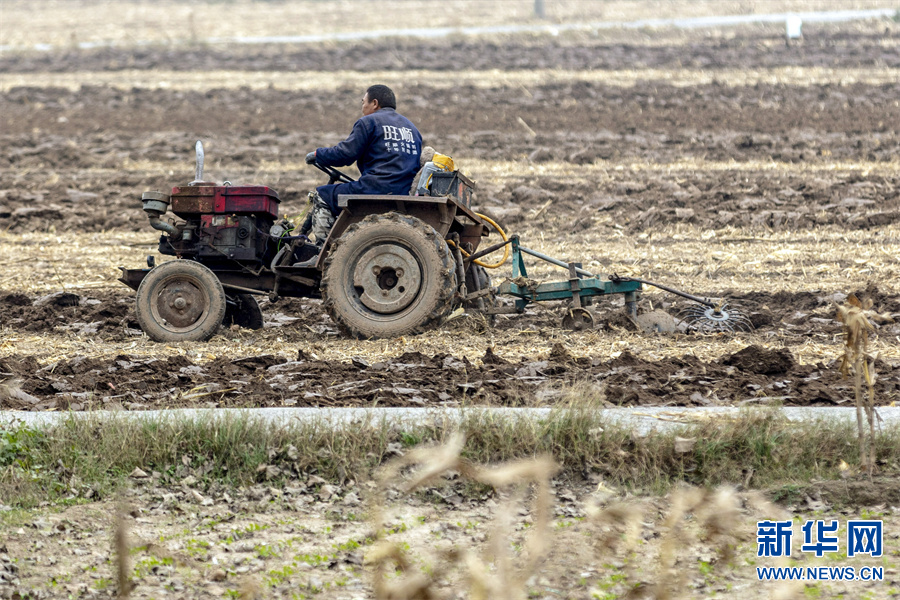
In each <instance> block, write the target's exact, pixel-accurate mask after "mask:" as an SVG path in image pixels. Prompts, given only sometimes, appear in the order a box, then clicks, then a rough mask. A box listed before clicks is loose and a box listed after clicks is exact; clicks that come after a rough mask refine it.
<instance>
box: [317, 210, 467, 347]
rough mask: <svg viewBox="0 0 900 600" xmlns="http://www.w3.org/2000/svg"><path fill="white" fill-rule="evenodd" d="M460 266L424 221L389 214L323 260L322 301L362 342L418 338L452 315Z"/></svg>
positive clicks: (353, 231)
mask: <svg viewBox="0 0 900 600" xmlns="http://www.w3.org/2000/svg"><path fill="white" fill-rule="evenodd" d="M456 287H457V281H456V267H455V262H454V260H453V255H452V254H451V252H450V248H449V246H447V242H445V241H444V240H443V238H442V237H441V236H440V235H439V234H438V232H437V231H435V230H434V228H433V227H431V226H430V225H428V224H426V223H424V222H423V221H421V220H419V219H417V218H415V217H410V216H408V215H401V214H398V213H388V214H384V215H369V216H368V217H366V218H365V219H363V220H362V221H360V222H359V223H356V224H354V225H351V226H350V227H348V228H347V231H346V232H344V234H343V235H341V237H340V238H339V239H338V240H337V242H336V243H335V245H334V247H333V248H332V251H331V252H330V253H329V255H328V258H327V259H326V261H325V269H324V274H323V277H322V285H321V291H322V298H323V300H324V305H325V308H326V309H327V310H328V313H329V314H330V315H331V318H332V319H333V320H334V322H335V323H337V324H338V325H339V326H340V327H341V329H343V330H344V331H346V332H347V333H349V334H350V335H352V336H354V337H358V338H384V337H395V336H400V335H408V334H414V333H420V332H422V331H424V330H426V329H428V328H429V327H432V326H434V325H436V324H437V323H438V322H440V320H441V319H442V318H443V317H444V316H445V315H446V314H447V313H448V312H449V311H450V308H451V303H452V300H453V296H454V292H455V291H456Z"/></svg>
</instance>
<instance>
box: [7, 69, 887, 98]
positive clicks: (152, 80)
mask: <svg viewBox="0 0 900 600" xmlns="http://www.w3.org/2000/svg"><path fill="white" fill-rule="evenodd" d="M446 75H447V71H427V70H421V69H411V70H404V71H400V72H398V71H366V72H364V73H362V72H359V71H328V72H324V71H289V72H285V71H218V70H216V71H170V70H156V69H154V70H134V69H124V70H120V71H101V72H97V71H70V72H65V73H4V74H3V75H2V77H0V92H6V91H9V90H10V89H12V88H14V87H18V86H28V87H59V88H66V89H69V90H78V89H80V88H81V86H82V85H86V84H88V83H89V84H90V85H98V86H105V87H111V88H116V89H121V90H125V91H128V90H131V89H133V88H141V89H151V90H153V89H165V90H184V91H188V90H201V91H202V90H210V89H237V88H244V87H249V88H251V89H269V88H273V89H277V90H289V91H305V92H314V93H317V94H319V93H326V92H333V91H335V90H338V89H344V88H346V87H355V88H365V86H366V85H369V84H370V83H371V82H372V81H383V82H385V83H387V84H389V85H390V86H391V87H392V88H394V89H395V90H397V91H398V92H399V93H404V91H405V90H408V89H412V88H415V87H416V86H419V85H422V84H427V85H428V87H430V88H432V89H442V88H450V87H456V86H471V87H473V88H481V89H497V88H501V89H502V88H507V89H511V90H521V89H522V88H523V87H524V88H526V89H527V88H528V87H529V86H536V85H540V86H548V85H553V84H561V83H565V84H568V83H575V82H585V83H592V84H600V85H608V86H615V87H631V86H634V85H636V84H639V83H643V82H647V81H654V82H659V83H661V84H665V85H671V86H675V87H690V86H701V85H709V84H712V83H716V84H718V85H722V86H726V87H738V86H753V85H757V84H761V85H766V84H771V85H777V84H790V85H791V86H794V87H803V86H820V85H829V84H832V85H853V84H857V83H859V84H866V85H883V84H892V83H895V82H896V81H897V79H898V77H900V75H898V69H891V68H887V67H866V68H852V69H851V68H837V69H834V68H827V67H779V68H775V69H752V68H750V69H741V70H734V69H720V70H715V71H710V70H697V69H678V70H672V69H628V70H619V71H606V70H596V71H571V70H565V69H527V70H519V71H500V70H496V69H495V70H488V71H455V72H454V73H453V77H447V76H446Z"/></svg>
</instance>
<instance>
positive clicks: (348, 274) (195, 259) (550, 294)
mask: <svg viewBox="0 0 900 600" xmlns="http://www.w3.org/2000/svg"><path fill="white" fill-rule="evenodd" d="M196 156H197V168H196V174H195V178H194V180H193V181H191V182H190V183H189V184H187V185H185V186H178V187H174V188H172V192H171V193H165V192H159V191H148V192H144V194H143V196H142V202H143V209H144V212H146V213H147V217H148V219H149V221H150V225H151V227H153V228H154V229H157V230H159V231H161V232H162V235H161V236H160V238H159V253H160V254H163V255H167V256H174V257H176V260H170V261H167V262H164V263H161V264H159V265H157V264H156V263H155V258H154V257H153V256H152V255H151V256H149V257H148V258H147V266H148V268H146V269H126V268H124V267H120V269H121V270H122V277H121V278H120V279H119V281H121V282H122V283H124V284H125V285H128V286H129V287H131V288H132V289H134V290H136V291H137V299H136V306H135V312H136V315H137V320H138V323H139V324H140V326H141V328H142V329H143V331H144V332H145V333H146V334H147V336H149V337H150V338H151V339H153V340H155V341H158V342H176V341H202V340H208V339H209V338H211V337H212V336H213V335H215V333H216V331H218V329H219V327H220V326H221V325H223V324H226V325H231V324H236V325H239V326H242V327H249V328H251V329H259V328H261V327H262V326H263V317H262V313H261V311H260V309H259V304H258V303H257V301H256V298H255V296H257V295H268V297H269V299H270V300H273V301H274V300H276V299H277V298H279V297H300V298H321V299H322V302H323V305H324V307H325V309H326V310H327V311H328V314H329V315H330V316H331V318H332V320H333V321H334V322H335V323H336V324H337V325H338V326H339V327H340V329H341V330H342V331H343V332H344V333H346V334H347V335H350V336H353V337H357V338H363V339H369V338H388V337H398V336H402V335H409V334H415V333H419V332H422V331H425V330H426V329H429V328H430V327H433V326H435V325H437V324H439V323H440V322H441V321H442V320H443V319H444V318H445V317H446V316H447V315H448V314H449V313H450V312H451V311H452V310H453V309H454V308H455V307H458V306H462V307H465V308H466V309H467V310H469V309H471V310H473V311H481V312H484V313H486V314H488V315H491V316H492V315H496V314H501V313H522V312H524V310H525V307H526V306H527V305H528V304H529V303H534V302H545V301H552V300H559V301H564V302H568V303H569V304H570V306H569V307H568V308H567V310H566V311H565V314H564V315H563V318H562V326H563V327H566V328H569V329H573V330H580V329H589V328H591V327H593V325H594V320H593V315H592V313H591V312H590V311H589V310H587V309H586V308H585V307H586V306H588V305H589V304H590V303H591V302H592V301H593V299H594V297H597V296H607V295H611V294H622V295H623V296H624V305H625V310H626V313H627V315H628V317H630V318H631V319H632V320H634V322H635V324H636V325H637V326H638V327H640V328H642V329H644V330H647V331H659V332H671V331H674V330H675V327H676V320H675V319H674V317H671V316H669V315H668V314H665V313H661V312H660V311H651V312H650V313H646V314H643V315H638V312H637V300H638V298H639V296H640V293H641V290H642V287H643V286H644V285H650V286H655V287H658V288H661V289H663V290H665V291H668V292H670V293H673V294H676V295H679V296H681V297H683V298H686V299H688V300H690V301H691V302H692V304H690V305H689V306H688V308H687V309H686V310H685V311H684V312H683V316H684V319H683V321H681V323H682V324H683V330H684V331H696V332H700V333H720V332H735V331H739V330H749V329H751V328H752V325H751V322H750V320H749V319H748V318H747V317H746V316H744V315H743V314H741V313H740V311H737V310H734V309H732V308H730V307H728V306H727V305H726V303H725V302H724V301H718V302H714V301H711V300H709V299H706V298H700V297H697V296H693V295H691V294H688V293H685V292H681V291H679V290H676V289H673V288H670V287H667V286H664V285H661V284H658V283H654V282H652V281H647V280H644V279H638V278H632V277H619V276H618V275H616V274H612V275H609V276H607V277H601V276H599V275H594V274H592V273H590V272H588V271H586V270H584V269H583V268H582V265H581V263H577V262H566V261H562V260H559V259H556V258H553V257H550V256H547V255H545V254H543V253H541V252H538V251H536V250H532V249H530V248H527V247H525V246H524V245H522V244H521V243H520V240H519V238H518V236H515V235H511V236H507V235H506V233H505V232H504V231H503V230H502V229H501V227H500V226H499V225H498V224H497V223H494V222H493V221H492V220H491V219H489V218H488V217H486V216H484V215H481V214H479V213H476V212H475V211H473V210H472V207H471V203H472V198H473V192H474V190H475V184H474V183H473V182H472V181H471V180H470V179H468V178H467V177H466V176H465V175H464V174H463V173H461V172H459V171H458V170H456V171H448V172H437V173H433V174H432V175H431V180H430V183H429V188H428V194H427V195H409V196H396V195H395V196H386V195H341V196H338V206H339V207H340V208H341V213H340V214H339V215H338V217H337V219H336V220H335V223H334V226H333V227H332V229H331V231H330V233H329V235H328V238H327V239H326V240H325V243H324V245H322V246H321V248H320V247H319V246H317V245H315V244H313V243H311V242H310V241H309V240H308V239H307V238H306V236H304V235H298V234H296V233H297V230H298V228H297V227H296V224H295V223H294V222H293V221H291V220H289V219H287V218H279V216H278V215H279V210H278V209H279V198H278V193H277V192H276V191H275V190H273V189H271V188H269V187H267V186H263V185H232V184H231V183H230V182H228V181H225V182H224V183H222V184H218V183H214V182H208V181H204V180H203V161H204V153H203V145H202V143H201V142H199V141H198V142H197V144H196ZM314 165H315V166H316V167H317V168H319V169H320V170H321V171H323V172H324V173H325V174H326V175H328V178H329V183H336V182H338V181H352V179H350V178H349V177H348V176H347V175H346V174H345V173H343V172H341V171H339V170H337V169H334V168H332V167H327V166H323V165H320V164H318V163H314ZM170 211H171V213H172V214H174V215H175V216H176V217H177V218H178V220H176V221H175V222H174V223H171V222H169V221H166V220H164V219H163V217H164V216H165V215H167V214H168V213H169V212H170ZM491 228H493V229H496V230H497V232H498V233H499V234H500V237H501V238H502V240H501V241H499V242H497V243H494V244H492V245H491V246H489V247H487V248H482V249H479V245H480V242H481V240H482V238H483V237H485V236H487V235H488V234H489V231H490V229H491ZM500 249H503V251H504V254H503V258H502V259H501V260H500V261H499V262H497V263H495V264H493V265H489V264H486V263H483V262H481V261H480V260H479V259H481V258H483V257H485V256H486V255H488V254H490V253H493V252H495V251H498V250H500ZM526 255H527V256H531V257H533V258H537V259H540V260H542V261H545V262H548V263H551V264H554V265H557V266H559V267H562V268H564V269H566V270H567V272H568V279H566V280H563V281H555V282H554V281H551V282H539V281H534V280H531V279H529V278H528V273H527V270H526V265H525V261H524V257H525V256H526ZM510 256H511V258H512V274H511V277H507V278H505V280H504V281H503V282H502V283H500V285H498V286H497V287H496V288H493V287H492V286H491V279H490V277H489V276H488V274H487V272H486V270H485V266H487V267H493V268H495V267H499V266H500V265H502V264H503V263H505V261H506V259H507V258H508V257H510ZM298 263H300V264H298ZM498 294H502V295H506V296H511V297H513V298H515V302H514V303H513V305H507V306H500V305H498V304H497V303H496V301H495V300H496V296H497V295H498Z"/></svg>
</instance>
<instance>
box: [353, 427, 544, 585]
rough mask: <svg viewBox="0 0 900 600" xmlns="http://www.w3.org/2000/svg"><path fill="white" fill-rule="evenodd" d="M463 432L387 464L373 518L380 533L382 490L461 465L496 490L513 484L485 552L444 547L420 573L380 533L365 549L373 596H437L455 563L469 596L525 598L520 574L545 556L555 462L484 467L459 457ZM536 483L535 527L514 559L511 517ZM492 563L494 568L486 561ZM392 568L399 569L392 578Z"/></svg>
mask: <svg viewBox="0 0 900 600" xmlns="http://www.w3.org/2000/svg"><path fill="white" fill-rule="evenodd" d="M464 444H465V438H464V437H463V436H462V435H461V434H459V433H457V434H455V435H454V436H453V437H451V438H450V440H449V441H448V442H447V443H446V444H445V445H443V446H439V447H433V448H417V449H415V450H412V451H410V452H409V453H407V454H406V455H404V456H402V457H400V458H398V459H397V460H395V461H393V462H392V463H391V464H389V465H388V466H387V467H386V468H385V469H384V471H383V472H382V474H381V476H380V477H379V485H378V494H377V495H376V500H375V506H373V507H372V515H373V520H374V521H375V526H376V532H377V535H378V537H379V538H383V537H384V535H385V531H386V523H385V510H384V509H385V506H386V495H387V489H388V487H390V486H393V487H396V488H397V489H398V490H399V491H401V492H404V493H409V492H411V491H413V490H415V489H417V488H419V487H421V486H423V485H426V484H427V483H429V482H431V481H433V480H434V479H436V478H437V477H439V476H440V475H442V474H444V473H446V472H448V471H455V472H458V473H459V474H460V475H461V476H462V477H466V478H468V479H471V480H472V481H475V482H478V483H482V484H485V485H489V486H492V487H494V488H496V489H508V488H516V493H513V494H510V496H509V497H508V498H507V500H506V501H505V503H504V505H503V506H501V507H500V509H498V511H497V513H496V518H495V521H494V527H493V531H492V534H491V541H490V544H489V545H488V547H487V548H486V549H485V553H484V556H482V557H478V556H476V554H474V553H473V552H471V551H469V550H467V549H456V550H454V551H452V552H447V553H445V556H443V560H442V561H441V562H440V563H439V564H440V566H439V567H438V568H435V569H434V570H433V572H432V573H430V574H428V575H424V574H422V573H421V572H419V571H418V569H414V568H413V565H412V564H411V563H410V561H409V559H408V558H407V556H406V553H405V552H404V551H403V549H402V548H401V547H400V546H399V545H397V544H396V543H392V542H389V541H386V540H383V539H382V540H381V541H379V543H378V544H377V545H376V546H375V547H374V548H373V549H372V551H371V552H370V553H369V554H368V555H367V557H366V560H367V562H368V563H370V564H372V565H373V574H374V576H375V582H374V588H375V595H376V597H377V598H379V599H381V600H387V599H392V600H399V599H401V598H402V599H407V600H413V599H422V600H426V599H430V598H436V597H438V596H439V591H438V588H437V584H438V581H440V580H441V579H442V577H443V576H444V574H445V573H446V572H447V571H448V570H449V569H451V568H456V567H459V568H461V569H463V570H464V571H465V572H467V574H468V581H469V588H470V589H469V595H468V597H469V598H472V599H473V600H488V599H490V600H524V598H525V597H526V594H525V581H527V580H528V578H529V577H530V576H531V574H532V573H533V572H534V570H535V569H537V567H538V565H539V564H540V562H541V561H542V560H543V558H544V557H545V556H546V553H547V550H548V540H549V538H550V535H551V531H550V523H551V521H552V517H553V514H552V494H551V490H550V479H551V477H553V475H554V474H555V473H556V472H557V469H558V467H557V465H556V463H555V462H553V460H552V459H550V458H547V457H542V458H537V459H533V460H521V461H515V462H510V463H506V464H503V465H499V466H497V467H484V466H480V465H475V464H472V463H471V462H469V461H467V460H466V459H464V458H462V456H461V452H462V449H463V446H464ZM410 465H419V468H418V470H417V471H415V472H414V473H413V474H411V475H410V476H409V478H408V479H407V480H406V481H403V482H399V483H398V480H399V479H400V472H401V469H403V468H404V467H406V466H410ZM531 484H534V485H535V493H534V504H533V510H532V513H533V523H534V526H533V527H532V528H531V530H530V531H529V534H528V535H527V536H526V539H525V541H524V544H523V552H522V556H523V557H524V560H523V561H522V562H521V564H520V565H518V566H517V565H516V564H515V563H516V561H515V557H514V556H512V554H511V552H510V548H509V539H510V537H511V536H512V534H513V530H514V528H513V522H512V521H513V516H514V515H515V514H516V512H517V506H520V505H522V504H524V503H525V491H526V487H527V486H528V485H531ZM491 565H493V569H492V568H491ZM396 571H400V576H399V577H396V576H395V573H396Z"/></svg>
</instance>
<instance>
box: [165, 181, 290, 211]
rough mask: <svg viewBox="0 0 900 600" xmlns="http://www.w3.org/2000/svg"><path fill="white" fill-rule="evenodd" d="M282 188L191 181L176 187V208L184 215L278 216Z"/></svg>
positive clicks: (172, 200)
mask: <svg viewBox="0 0 900 600" xmlns="http://www.w3.org/2000/svg"><path fill="white" fill-rule="evenodd" d="M279 202H280V200H279V199H278V192H276V191H275V190H273V189H271V188H269V187H267V186H264V185H214V184H211V185H191V186H185V187H175V188H172V198H171V208H172V212H173V213H175V214H176V215H178V216H179V217H182V218H187V217H196V216H197V215H209V214H223V213H224V214H234V215H250V214H255V215H269V216H271V217H272V218H275V219H277V218H278V203H279Z"/></svg>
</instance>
